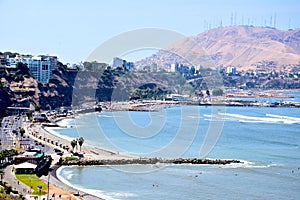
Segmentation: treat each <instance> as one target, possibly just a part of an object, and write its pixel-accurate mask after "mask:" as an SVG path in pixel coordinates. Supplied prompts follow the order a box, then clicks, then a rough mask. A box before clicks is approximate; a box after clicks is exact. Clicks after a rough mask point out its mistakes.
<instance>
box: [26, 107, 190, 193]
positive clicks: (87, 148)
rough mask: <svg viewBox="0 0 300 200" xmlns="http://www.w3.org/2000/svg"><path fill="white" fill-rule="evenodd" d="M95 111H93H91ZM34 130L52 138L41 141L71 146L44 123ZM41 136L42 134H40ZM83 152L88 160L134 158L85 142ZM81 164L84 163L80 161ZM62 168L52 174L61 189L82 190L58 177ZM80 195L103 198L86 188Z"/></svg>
mask: <svg viewBox="0 0 300 200" xmlns="http://www.w3.org/2000/svg"><path fill="white" fill-rule="evenodd" d="M175 106H179V105H178V104H177V105H175ZM180 106H185V105H180ZM144 111H149V110H144ZM107 112H114V110H108V111H107ZM91 113H93V112H91ZM91 113H80V114H77V115H76V117H78V116H81V115H86V114H91ZM66 119H70V117H60V118H59V119H56V121H55V122H56V123H57V122H61V121H63V120H66ZM32 128H33V130H36V131H37V132H38V130H37V129H40V130H43V134H44V137H45V138H51V139H50V142H48V141H44V140H42V139H43V138H42V139H41V140H39V141H41V142H42V143H45V144H47V145H49V146H51V147H53V148H59V147H57V145H55V144H51V141H56V140H59V141H60V142H61V143H62V144H65V145H68V146H70V141H69V140H68V139H66V138H62V137H60V136H59V135H56V134H53V133H51V132H49V131H48V130H46V129H45V127H43V125H42V124H40V125H38V126H34V127H32ZM39 136H40V135H39ZM34 138H35V139H37V137H34ZM82 149H83V151H82V152H83V153H84V157H85V159H86V160H96V159H98V160H106V159H107V160H110V161H112V160H124V159H128V158H130V159H134V158H133V157H130V156H125V155H119V154H117V152H114V151H111V150H107V149H103V148H101V147H95V146H91V145H89V144H86V143H85V144H84V145H83V148H82ZM63 150H64V152H66V150H65V149H63ZM80 165H82V163H80ZM61 169H62V168H61V167H57V168H56V169H54V170H53V172H51V174H52V173H53V174H55V176H54V175H53V177H55V179H56V180H57V182H56V184H57V186H58V187H59V188H61V189H64V190H66V191H72V192H73V193H74V192H76V191H78V190H80V189H76V188H73V187H72V186H70V185H68V184H67V183H65V182H63V181H61V180H60V179H59V177H57V172H59V171H60V170H61ZM50 183H53V182H51V179H50ZM54 184H55V182H54ZM80 191H81V192H80V194H81V195H80V196H81V198H82V199H95V198H98V199H101V198H99V197H96V196H93V195H91V194H89V192H86V191H84V190H80Z"/></svg>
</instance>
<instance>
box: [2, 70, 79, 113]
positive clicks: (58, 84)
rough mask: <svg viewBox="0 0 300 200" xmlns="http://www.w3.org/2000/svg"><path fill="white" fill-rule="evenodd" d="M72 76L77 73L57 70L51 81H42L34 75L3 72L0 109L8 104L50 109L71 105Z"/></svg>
mask: <svg viewBox="0 0 300 200" xmlns="http://www.w3.org/2000/svg"><path fill="white" fill-rule="evenodd" d="M72 76H76V73H67V74H66V75H64V74H63V72H62V71H59V70H55V71H54V74H53V79H51V81H50V82H49V83H47V84H46V83H40V82H38V81H37V80H36V79H34V78H33V77H32V76H30V75H29V76H23V77H21V78H20V77H17V76H16V75H7V74H4V73H2V74H1V77H2V78H1V85H2V88H1V90H0V96H1V98H0V102H1V104H0V109H1V110H2V113H3V110H4V109H5V108H6V107H8V106H21V107H30V106H33V108H34V107H36V108H42V109H50V108H52V109H53V108H57V107H59V106H70V105H71V102H72V101H71V96H72V95H71V94H72Z"/></svg>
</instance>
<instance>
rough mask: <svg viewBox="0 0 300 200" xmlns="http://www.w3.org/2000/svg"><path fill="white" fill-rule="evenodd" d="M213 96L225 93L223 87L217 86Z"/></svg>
mask: <svg viewBox="0 0 300 200" xmlns="http://www.w3.org/2000/svg"><path fill="white" fill-rule="evenodd" d="M212 95H213V96H222V95H223V90H222V89H221V88H215V89H213V91H212Z"/></svg>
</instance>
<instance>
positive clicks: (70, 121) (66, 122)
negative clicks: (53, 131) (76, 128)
mask: <svg viewBox="0 0 300 200" xmlns="http://www.w3.org/2000/svg"><path fill="white" fill-rule="evenodd" d="M56 124H57V125H59V126H62V127H69V126H73V125H74V124H75V123H74V119H70V118H65V119H62V120H60V121H58V122H56Z"/></svg>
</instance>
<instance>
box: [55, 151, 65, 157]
mask: <svg viewBox="0 0 300 200" xmlns="http://www.w3.org/2000/svg"><path fill="white" fill-rule="evenodd" d="M56 154H57V155H59V156H62V155H64V153H63V152H58V153H56Z"/></svg>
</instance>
